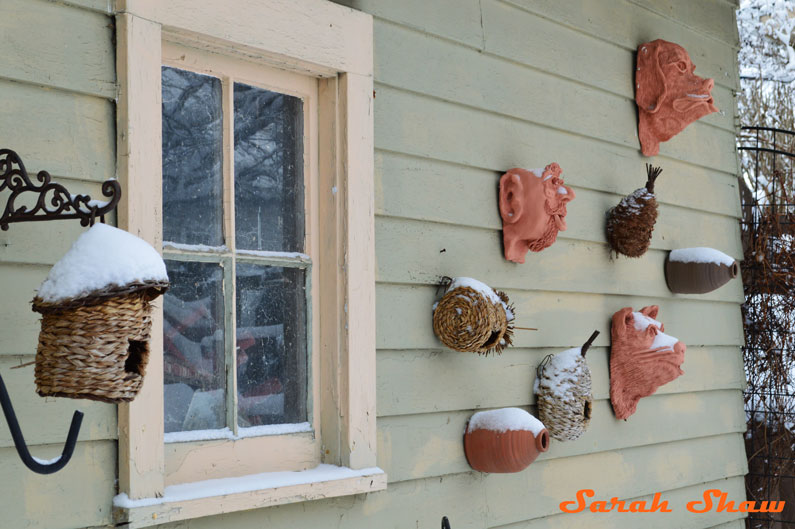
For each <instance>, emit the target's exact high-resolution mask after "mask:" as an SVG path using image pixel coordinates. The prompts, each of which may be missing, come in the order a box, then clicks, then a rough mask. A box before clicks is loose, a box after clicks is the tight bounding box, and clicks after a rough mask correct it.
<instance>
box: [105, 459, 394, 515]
mask: <svg viewBox="0 0 795 529" xmlns="http://www.w3.org/2000/svg"><path fill="white" fill-rule="evenodd" d="M386 484H387V476H386V474H385V473H384V471H383V470H381V469H380V468H377V467H373V468H365V469H362V470H353V469H350V468H345V467H337V466H333V465H319V466H317V467H316V468H312V469H309V470H304V471H301V472H266V473H263V474H251V475H248V476H240V477H237V478H225V479H211V480H207V481H197V482H195V483H185V484H181V485H172V486H169V487H166V488H165V491H164V494H163V497H162V498H143V499H140V500H131V499H129V498H128V497H127V495H126V494H119V495H118V496H116V497H115V498H113V511H114V522H115V523H117V524H118V523H125V524H126V525H125V527H128V528H130V529H134V528H137V527H149V526H152V525H158V524H163V523H167V522H177V521H180V520H188V519H191V518H199V517H203V516H212V515H216V514H224V513H231V512H236V511H244V510H248V509H257V508H261V507H270V506H273V505H283V504H285V503H295V502H301V501H309V500H316V499H321V498H333V497H337V496H348V495H352V494H364V493H367V492H375V491H379V490H384V489H386Z"/></svg>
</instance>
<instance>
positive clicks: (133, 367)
mask: <svg viewBox="0 0 795 529" xmlns="http://www.w3.org/2000/svg"><path fill="white" fill-rule="evenodd" d="M127 353H128V354H127V360H125V361H124V370H125V371H126V372H127V373H135V374H137V375H141V376H143V374H144V365H145V364H146V357H147V356H148V353H149V350H148V344H147V342H144V341H141V340H130V347H129V348H128V349H127Z"/></svg>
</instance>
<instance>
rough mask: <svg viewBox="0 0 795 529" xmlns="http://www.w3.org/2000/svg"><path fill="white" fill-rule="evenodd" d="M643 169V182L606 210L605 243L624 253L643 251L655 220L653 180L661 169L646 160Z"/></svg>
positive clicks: (649, 239) (638, 255) (637, 253)
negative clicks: (644, 174) (644, 179)
mask: <svg viewBox="0 0 795 529" xmlns="http://www.w3.org/2000/svg"><path fill="white" fill-rule="evenodd" d="M646 172H647V174H648V177H647V180H646V186H645V187H641V188H639V189H636V190H635V191H634V192H632V193H631V194H630V195H627V196H625V197H624V198H622V199H621V202H619V203H618V205H617V206H615V207H614V208H611V209H610V211H608V212H607V243H608V244H609V245H610V248H611V249H612V250H613V251H614V252H616V253H617V254H623V255H626V256H627V257H640V256H641V255H643V254H645V253H646V250H648V249H649V245H650V244H651V234H652V232H653V231H654V224H655V223H656V222H657V199H656V198H655V196H654V182H655V181H656V180H657V177H658V176H660V173H661V172H662V169H660V168H659V167H652V166H651V165H649V164H646Z"/></svg>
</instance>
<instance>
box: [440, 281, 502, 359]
mask: <svg viewBox="0 0 795 529" xmlns="http://www.w3.org/2000/svg"><path fill="white" fill-rule="evenodd" d="M448 281H449V284H447V289H446V292H445V294H444V296H442V299H441V300H439V301H438V302H437V303H436V304H434V306H433V332H434V333H436V336H438V337H439V339H440V340H441V341H442V343H443V344H445V345H446V346H447V347H449V348H450V349H454V350H456V351H466V352H473V353H479V354H488V353H491V352H496V353H498V354H499V353H501V352H502V350H503V349H504V348H506V347H508V346H509V345H511V342H512V336H513V322H514V314H513V307H512V306H511V305H510V302H509V300H508V296H507V295H506V294H505V293H504V292H500V291H494V290H493V289H492V288H491V287H489V286H487V285H485V284H483V283H481V282H480V281H478V280H476V279H472V278H469V277H456V278H454V279H449V278H448Z"/></svg>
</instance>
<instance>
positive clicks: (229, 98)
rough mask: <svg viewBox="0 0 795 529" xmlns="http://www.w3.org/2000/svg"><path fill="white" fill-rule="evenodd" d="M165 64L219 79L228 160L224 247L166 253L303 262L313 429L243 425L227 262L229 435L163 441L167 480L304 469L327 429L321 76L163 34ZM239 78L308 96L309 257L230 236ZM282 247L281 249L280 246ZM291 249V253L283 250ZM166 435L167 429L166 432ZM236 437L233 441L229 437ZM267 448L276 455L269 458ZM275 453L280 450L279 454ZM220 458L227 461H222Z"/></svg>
mask: <svg viewBox="0 0 795 529" xmlns="http://www.w3.org/2000/svg"><path fill="white" fill-rule="evenodd" d="M162 63H163V66H167V67H172V68H178V69H182V70H186V71H190V72H194V73H198V74H202V75H209V76H212V77H215V78H217V79H219V81H220V84H221V86H222V123H223V139H222V143H223V161H222V186H223V187H222V191H223V192H222V202H223V207H222V219H221V223H222V232H223V244H222V247H219V248H218V249H214V250H198V251H197V250H185V249H182V248H181V247H180V242H179V241H176V244H169V242H170V241H164V243H163V251H162V253H163V257H164V258H170V259H176V260H179V261H199V262H210V263H224V262H226V263H229V264H231V263H232V261H234V262H241V263H253V264H262V265H268V266H287V267H293V268H300V269H303V270H304V271H305V272H306V281H305V285H306V294H307V295H306V302H307V307H306V308H307V319H306V321H307V334H306V341H307V360H308V361H309V363H308V366H307V388H306V389H307V397H308V401H307V415H308V417H307V422H309V423H310V428H311V430H310V431H308V432H307V431H305V430H297V431H296V432H293V433H290V434H283V435H268V436H246V435H245V434H242V435H240V434H239V433H238V430H237V424H236V417H237V410H236V409H233V408H232V406H233V405H234V403H236V398H235V397H234V396H233V395H235V394H236V392H237V363H236V362H235V361H234V359H233V354H232V350H233V349H234V347H235V338H234V335H232V333H231V330H232V328H233V327H235V326H236V323H234V322H235V319H236V314H235V310H236V309H235V305H234V303H232V304H230V301H234V298H235V292H236V279H235V274H234V271H233V266H234V265H233V266H232V267H227V266H224V265H222V269H223V275H224V295H223V298H224V305H225V306H226V307H227V310H226V314H225V318H224V319H225V321H224V329H225V358H226V369H227V371H226V375H225V379H226V390H227V396H226V405H227V413H226V422H227V423H228V424H227V426H228V427H229V428H230V429H231V430H232V435H231V436H223V435H218V436H216V437H214V438H212V439H209V438H205V439H203V440H194V441H167V442H166V446H165V473H166V475H165V485H166V486H168V485H175V484H180V483H189V482H195V481H199V480H205V479H214V478H224V477H230V476H239V475H245V474H253V473H259V472H267V471H285V470H293V471H296V470H304V469H306V468H307V467H309V466H311V465H312V464H313V463H314V464H317V463H319V462H320V461H321V446H322V435H321V433H322V431H321V428H320V414H319V413H314V411H315V410H314V406H313V404H314V400H315V399H316V398H317V397H316V396H317V395H319V394H320V376H319V373H320V363H319V357H320V355H319V350H320V343H319V335H320V328H319V325H318V323H319V321H320V318H319V316H320V315H319V314H318V313H317V310H316V305H317V303H315V301H318V300H320V297H321V292H320V289H319V288H317V286H318V285H319V283H320V281H319V267H320V266H321V261H322V260H321V259H319V257H320V256H319V253H320V251H319V239H320V236H321V234H320V229H319V226H318V222H317V210H318V207H317V202H318V196H317V187H318V149H317V145H316V143H317V138H318V101H317V99H318V86H317V84H318V83H317V79H315V78H313V77H310V76H307V75H301V74H297V73H293V72H287V71H284V70H280V69H276V68H274V67H271V66H267V65H263V64H257V63H251V62H249V61H245V60H241V59H238V58H234V57H229V56H224V55H220V54H216V53H212V52H209V51H205V50H198V49H196V48H190V47H187V46H183V45H180V44H176V43H174V42H170V41H167V40H164V42H163V52H162ZM235 83H244V84H247V85H250V86H256V87H259V88H265V89H268V90H272V91H276V92H280V93H284V94H287V95H291V96H295V97H299V98H301V99H302V100H303V101H304V119H303V121H304V124H303V130H304V134H303V160H304V167H303V170H302V175H303V177H304V200H303V203H304V252H303V253H305V254H307V256H308V257H309V259H308V260H307V259H305V258H303V257H297V256H275V255H274V256H269V257H261V256H255V255H251V254H250V253H249V254H247V253H246V250H242V251H241V252H238V251H237V250H239V249H238V248H237V247H236V245H235V244H230V242H232V241H234V239H235V215H234V205H233V202H234V185H235V182H234V138H233V131H234V112H233V108H232V106H233V95H234V94H233V89H234V84H235ZM274 253H277V252H274ZM281 253H285V254H287V253H289V252H281ZM180 434H181V435H180V437H183V438H185V437H187V438H190V432H180ZM166 437H168V434H166ZM229 440H232V441H233V442H228V441H229ZM262 454H274V455H273V456H272V457H263V455H262ZM275 454H278V456H276V455H275ZM215 461H224V462H225V464H224V465H223V466H217V465H214V464H213V463H214V462H215Z"/></svg>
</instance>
